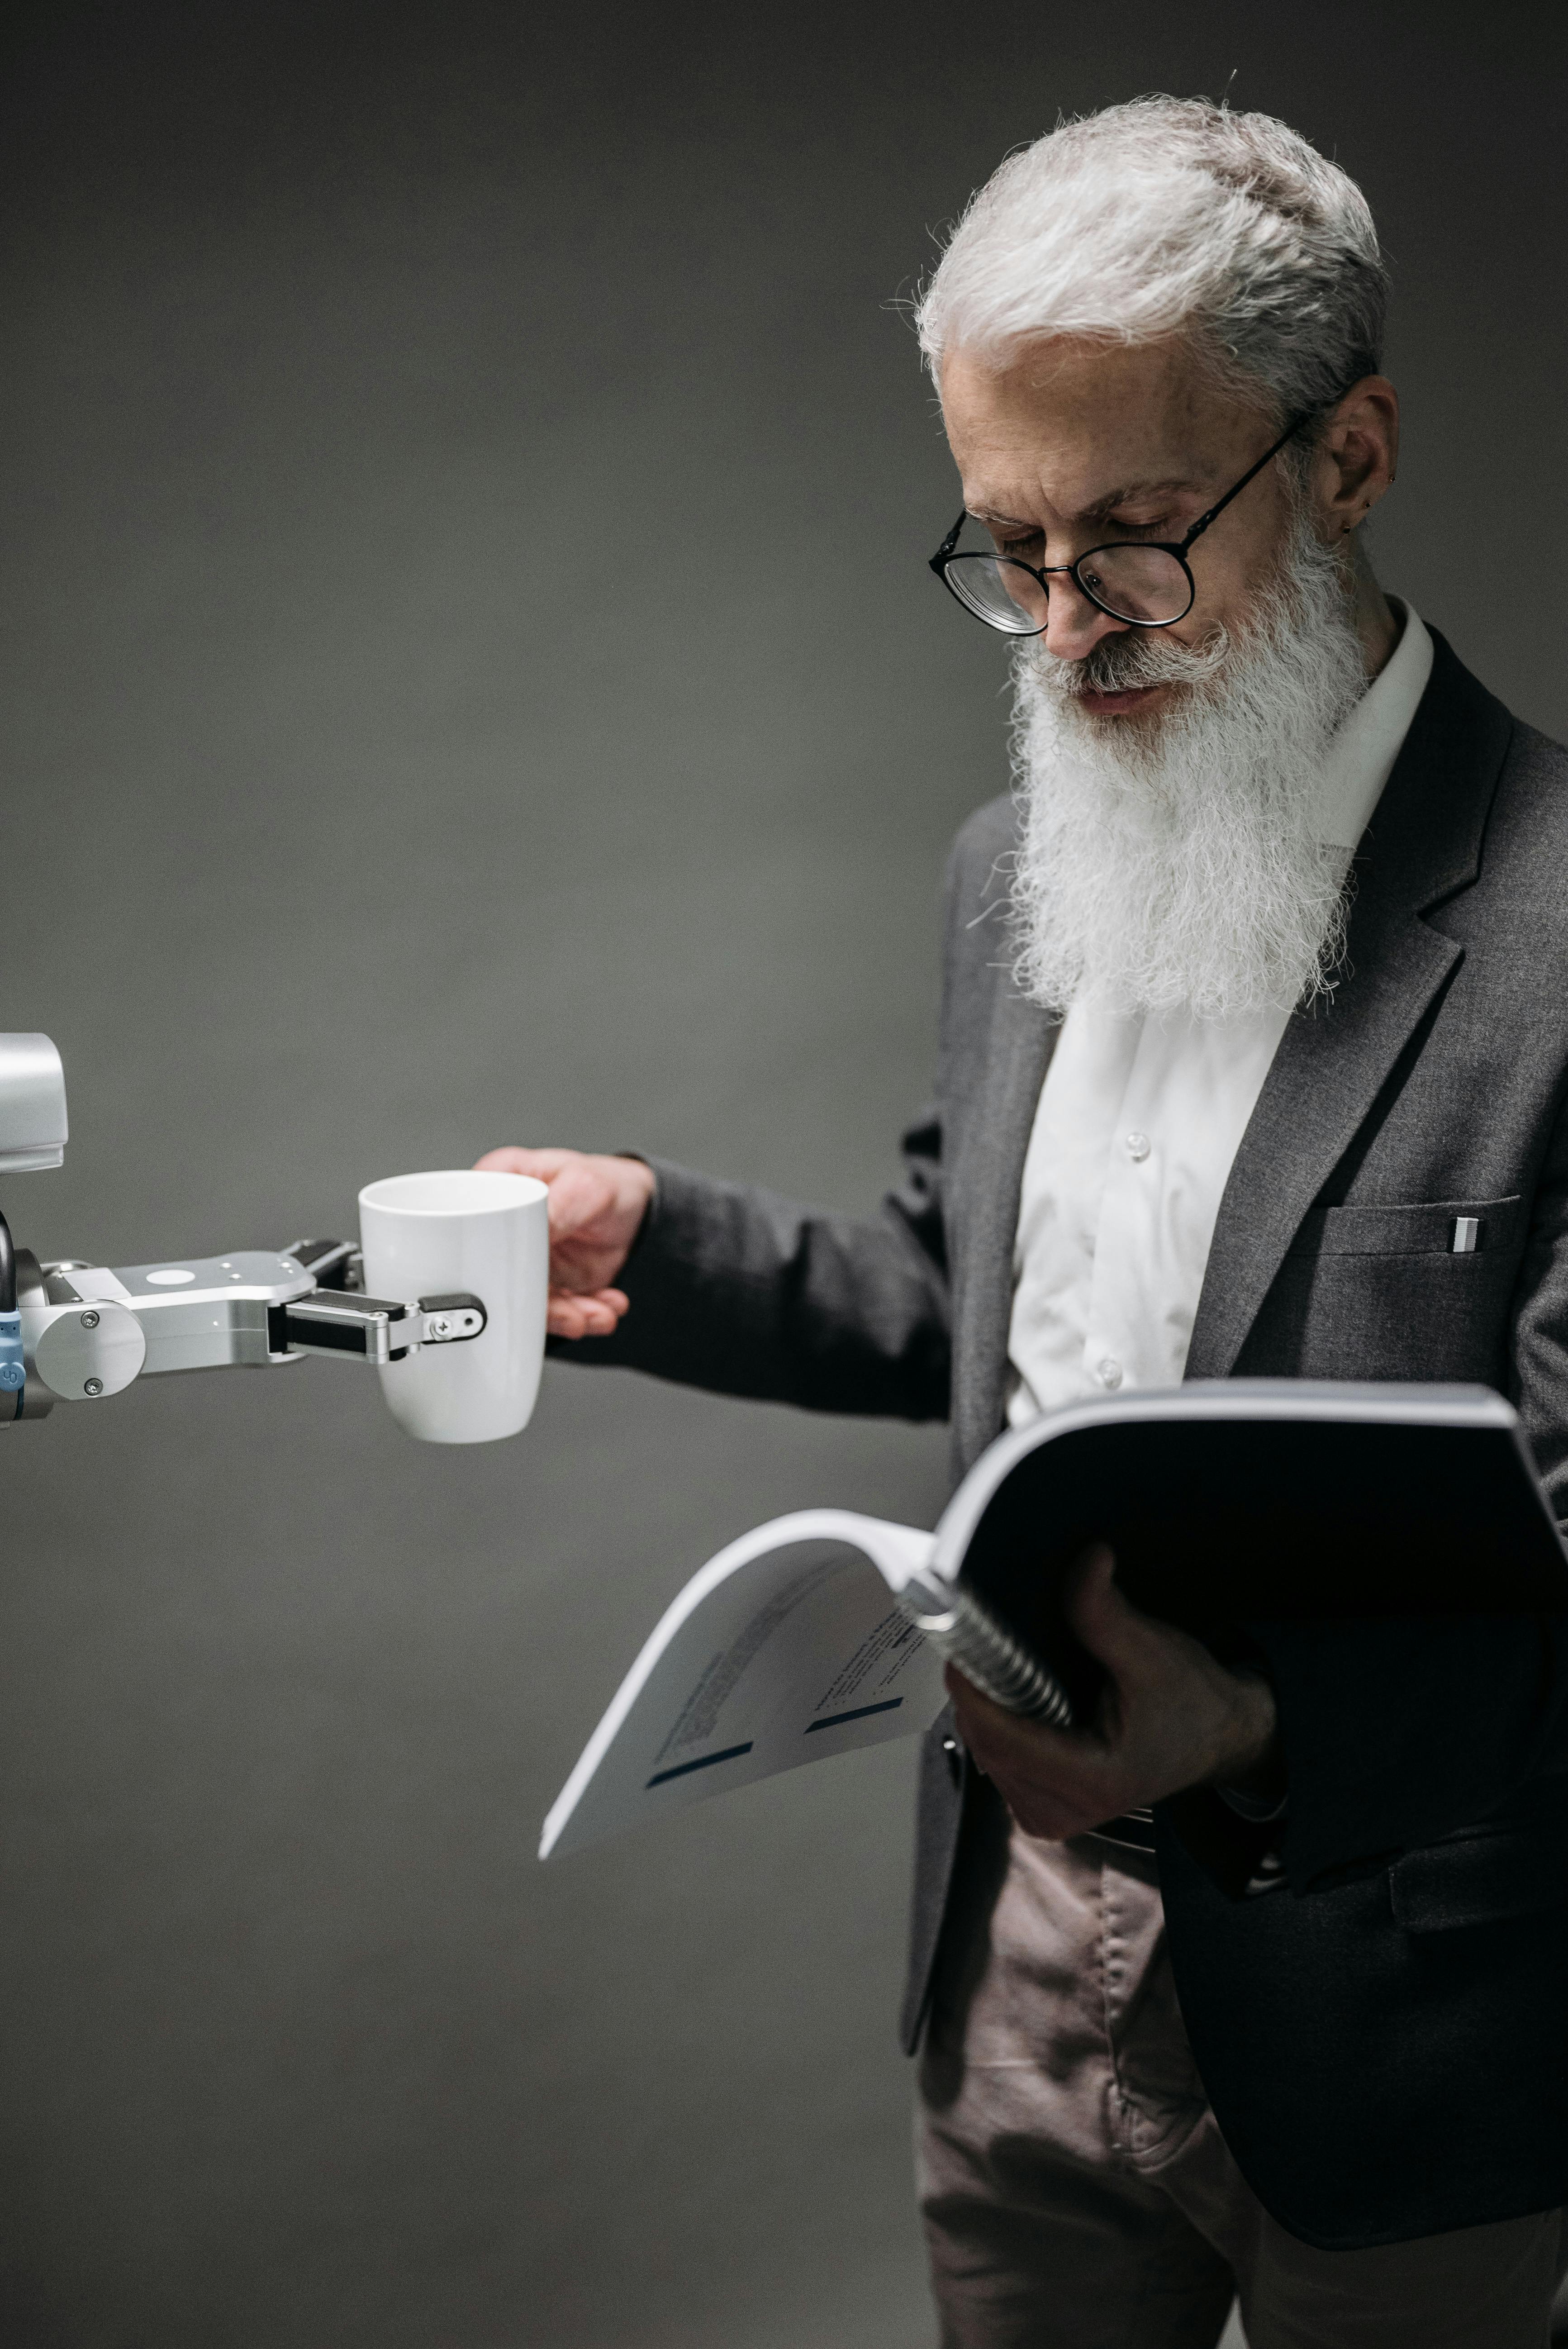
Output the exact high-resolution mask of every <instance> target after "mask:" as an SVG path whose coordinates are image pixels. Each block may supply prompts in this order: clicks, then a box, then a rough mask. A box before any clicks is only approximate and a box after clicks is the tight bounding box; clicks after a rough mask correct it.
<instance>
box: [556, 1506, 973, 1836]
mask: <svg viewBox="0 0 1568 2349" xmlns="http://www.w3.org/2000/svg"><path fill="white" fill-rule="evenodd" d="M931 1542H932V1537H931V1536H930V1535H929V1534H923V1533H916V1532H915V1531H914V1530H913V1528H912V1527H909V1526H892V1525H889V1524H886V1523H885V1522H884V1521H882V1520H881V1519H877V1518H868V1517H860V1516H854V1515H853V1514H852V1513H851V1512H849V1511H846V1510H832V1509H815V1510H804V1511H801V1512H799V1513H798V1514H797V1515H796V1516H791V1517H782V1518H779V1519H777V1520H775V1522H774V1523H773V1524H772V1525H770V1526H759V1527H758V1529H757V1531H756V1532H755V1533H752V1534H748V1535H747V1536H746V1537H744V1538H743V1539H742V1540H740V1541H738V1542H732V1543H731V1544H730V1545H729V1547H728V1548H727V1549H725V1550H721V1551H720V1552H719V1554H718V1556H717V1557H716V1558H713V1559H711V1560H710V1561H709V1563H708V1564H707V1566H706V1567H704V1568H703V1569H702V1571H701V1573H699V1574H698V1575H696V1577H695V1578H693V1580H692V1581H691V1582H690V1583H688V1584H687V1586H686V1589H685V1590H684V1591H683V1592H682V1593H681V1595H680V1597H679V1598H678V1599H676V1601H675V1604H674V1605H673V1606H672V1607H671V1608H670V1609H668V1610H667V1612H666V1614H665V1619H664V1620H663V1621H662V1622H661V1623H660V1624H659V1626H658V1628H657V1630H655V1632H654V1634H653V1636H652V1638H651V1639H650V1640H648V1642H647V1645H646V1646H645V1649H644V1651H643V1653H642V1654H641V1656H639V1657H638V1659H637V1661H636V1663H635V1664H634V1666H633V1668H632V1671H630V1672H629V1673H628V1674H627V1676H626V1679H625V1680H624V1682H623V1683H622V1685H621V1688H620V1690H619V1692H617V1695H616V1697H615V1699H614V1702H613V1703H612V1705H611V1706H610V1709H609V1711H608V1712H607V1713H606V1714H605V1716H604V1719H603V1721H602V1722H601V1723H600V1724H599V1727H598V1729H597V1730H596V1731H595V1732H594V1734H593V1738H592V1739H591V1740H590V1741H589V1744H588V1747H587V1749H586V1751H585V1752H584V1754H583V1758H582V1760H581V1761H580V1762H579V1763H578V1764H577V1767H576V1769H575V1770H574V1771H573V1774H572V1776H571V1778H570V1779H569V1780H568V1781H567V1784H566V1785H565V1787H564V1788H563V1790H562V1794H561V1796H560V1798H559V1800H558V1801H557V1802H556V1804H555V1806H554V1807H553V1808H552V1811H551V1813H550V1816H549V1817H548V1819H547V1820H546V1821H545V1825H544V1834H543V1839H542V1843H541V1846H540V1857H541V1858H542V1859H544V1858H549V1857H552V1855H556V1854H560V1853H562V1852H567V1851H575V1850H579V1849H581V1848H582V1847H583V1845H585V1844H588V1843H593V1842H597V1841H598V1839H599V1838H600V1837H602V1836H606V1835H614V1834H615V1833H617V1832H618V1831H619V1830H620V1829H621V1828H623V1827H628V1826H635V1825H636V1824H638V1822H640V1821H642V1820H644V1819H653V1818H657V1817H661V1816H664V1815H665V1813H666V1812H669V1811H675V1810H685V1809H686V1808H687V1807H688V1806H690V1805H691V1804H693V1803H700V1802H705V1801H706V1800H707V1798H708V1796H709V1795H717V1794H722V1793H724V1792H726V1791H727V1789H728V1788H729V1787H731V1786H743V1785H749V1784H750V1783H751V1782H752V1781H753V1780H755V1779H758V1778H769V1777H772V1776H773V1775H775V1774H776V1773H778V1772H779V1771H781V1770H794V1769H799V1767H800V1765H801V1764H803V1763H807V1762H815V1761H820V1760H822V1759H825V1758H826V1757H827V1756H828V1755H830V1754H843V1753H848V1752H850V1751H851V1750H852V1749H854V1748H857V1747H859V1746H861V1745H872V1744H880V1743H882V1741H883V1740H884V1739H887V1738H891V1737H907V1736H912V1735H913V1734H915V1733H918V1732H919V1731H921V1730H923V1729H927V1728H929V1727H930V1725H931V1723H932V1722H933V1721H934V1719H935V1717H936V1715H937V1713H939V1712H940V1711H941V1709H942V1704H943V1694H944V1692H943V1687H942V1662H941V1659H940V1657H938V1656H937V1655H936V1654H935V1652H934V1650H932V1649H931V1648H930V1647H929V1646H928V1645H927V1644H926V1642H925V1641H924V1640H923V1639H922V1638H921V1635H920V1634H919V1632H918V1631H916V1630H914V1628H913V1625H912V1624H911V1623H910V1622H909V1621H908V1619H906V1617H905V1616H904V1614H903V1611H902V1609H900V1608H899V1606H898V1604H897V1601H896V1599H895V1598H894V1596H893V1588H890V1581H889V1578H891V1580H892V1585H893V1587H894V1588H896V1587H897V1586H898V1585H899V1584H901V1583H902V1582H903V1578H904V1576H905V1575H906V1574H908V1573H909V1572H910V1571H911V1570H912V1569H913V1568H914V1567H916V1566H918V1565H923V1563H924V1562H925V1559H926V1557H928V1555H929V1552H930V1548H931ZM868 1553H870V1554H868ZM873 1556H875V1557H877V1558H878V1560H879V1563H878V1564H873V1563H872V1557H873Z"/></svg>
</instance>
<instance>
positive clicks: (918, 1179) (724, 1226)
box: [551, 1110, 949, 1420]
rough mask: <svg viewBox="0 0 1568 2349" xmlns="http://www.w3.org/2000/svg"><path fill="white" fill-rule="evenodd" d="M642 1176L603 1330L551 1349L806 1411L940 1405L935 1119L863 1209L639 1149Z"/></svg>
mask: <svg viewBox="0 0 1568 2349" xmlns="http://www.w3.org/2000/svg"><path fill="white" fill-rule="evenodd" d="M649 1163H650V1164H652V1166H653V1169H654V1174H655V1178H656V1183H657V1188H656V1190H655V1196H654V1200H653V1203H652V1205H651V1206H650V1207H649V1210H648V1214H647V1216H646V1218H645V1222H644V1225H643V1228H642V1230H641V1232H640V1233H639V1234H638V1237H637V1241H636V1245H635V1247H634V1248H633V1250H632V1253H631V1255H630V1256H629V1257H627V1259H626V1262H625V1265H624V1268H623V1270H622V1272H621V1275H620V1279H619V1285H620V1287H621V1288H624V1290H625V1292H626V1295H627V1296H628V1298H629V1299H631V1310H630V1312H629V1313H628V1314H627V1315H626V1317H625V1319H624V1321H623V1322H622V1323H621V1326H620V1328H619V1329H618V1330H616V1331H615V1333H614V1336H613V1337H610V1338H586V1339H581V1340H577V1341H575V1342H574V1343H565V1342H562V1341H559V1340H552V1347H551V1350H552V1353H553V1354H555V1355H556V1356H558V1357H559V1358H561V1359H562V1360H565V1361H577V1362H584V1363H612V1364H619V1365H621V1366H623V1367H624V1368H626V1369H629V1370H638V1371H652V1372H653V1373H654V1374H655V1376H656V1377H658V1378H665V1379H675V1380H677V1381H680V1382H681V1383H682V1384H683V1385H686V1386H697V1387H707V1388H710V1389H712V1390H713V1391H715V1392H717V1393H720V1394H733V1395H751V1396H755V1397H757V1398H758V1399H760V1400H763V1401H766V1402H790V1403H798V1404H801V1405H804V1406H805V1407H806V1408H807V1409H809V1410H812V1411H833V1412H859V1413H873V1414H879V1415H881V1416H884V1417H888V1418H898V1419H914V1420H924V1419H945V1417H946V1416H947V1408H948V1366H949V1346H948V1294H947V1262H946V1251H945V1247H944V1237H943V1224H942V1132H941V1124H940V1121H939V1118H938V1116H937V1113H936V1112H935V1111H934V1110H929V1111H927V1112H925V1113H924V1114H923V1116H922V1117H921V1118H920V1119H919V1120H917V1122H916V1123H915V1124H914V1125H913V1126H912V1127H911V1129H910V1131H909V1133H907V1134H906V1135H905V1136H904V1140H903V1169H904V1171H903V1181H902V1182H901V1183H900V1184H899V1185H898V1187H897V1188H896V1189H895V1190H893V1191H892V1192H890V1193H889V1194H888V1195H887V1197H886V1198H885V1199H884V1200H883V1202H882V1207H881V1210H880V1212H879V1213H878V1214H877V1215H875V1216H867V1217H863V1218H860V1217H855V1216H840V1215H834V1214H831V1213H830V1212H828V1211H827V1210H826V1209H823V1208H817V1207H805V1206H797V1205H795V1204H794V1203H793V1202H792V1201H790V1200H788V1199H783V1198H780V1197H779V1196H778V1195H776V1194H775V1193H773V1192H771V1191H765V1190H760V1189H756V1188H751V1187H748V1186H747V1185H740V1184H735V1183H724V1182H720V1181H717V1179H716V1178H715V1177H713V1176H711V1175H707V1174H694V1173H692V1172H691V1171H690V1170H689V1169H688V1168H686V1167H682V1166H670V1165H666V1164H662V1163H661V1162H659V1161H657V1160H652V1161H650V1162H649Z"/></svg>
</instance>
